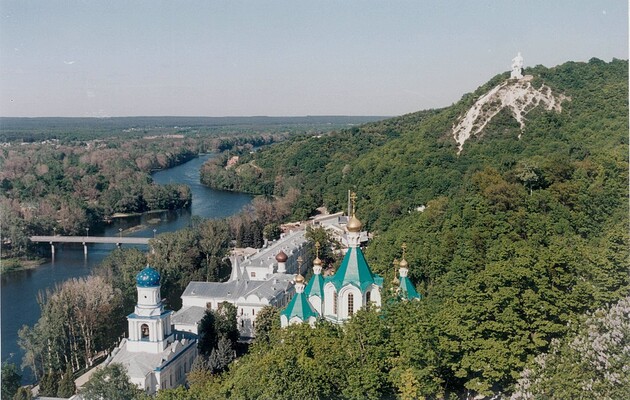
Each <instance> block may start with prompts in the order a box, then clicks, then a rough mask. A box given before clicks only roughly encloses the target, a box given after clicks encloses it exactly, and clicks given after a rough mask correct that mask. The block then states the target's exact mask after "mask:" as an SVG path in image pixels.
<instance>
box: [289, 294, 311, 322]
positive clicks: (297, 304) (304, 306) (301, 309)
mask: <svg viewBox="0 0 630 400" xmlns="http://www.w3.org/2000/svg"><path fill="white" fill-rule="evenodd" d="M280 315H284V316H285V317H287V320H288V321H290V320H291V318H293V317H299V318H300V319H301V320H302V321H306V320H308V319H309V318H310V317H315V318H317V317H318V316H319V314H318V313H317V311H315V309H314V308H313V306H312V305H311V303H310V302H309V301H308V299H307V298H306V296H305V295H304V293H296V294H295V296H293V298H292V299H291V301H290V302H289V304H287V307H286V308H285V309H284V310H282V311H281V312H280Z"/></svg>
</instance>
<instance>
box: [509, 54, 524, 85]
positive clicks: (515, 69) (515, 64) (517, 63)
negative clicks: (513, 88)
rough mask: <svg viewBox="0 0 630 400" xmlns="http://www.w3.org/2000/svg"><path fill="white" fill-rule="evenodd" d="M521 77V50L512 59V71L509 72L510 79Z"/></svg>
mask: <svg viewBox="0 0 630 400" xmlns="http://www.w3.org/2000/svg"><path fill="white" fill-rule="evenodd" d="M522 77H523V56H521V52H520V51H519V52H518V54H517V55H516V57H514V58H513V59H512V73H511V74H510V78H511V79H521V78H522Z"/></svg>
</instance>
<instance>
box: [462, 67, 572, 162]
mask: <svg viewBox="0 0 630 400" xmlns="http://www.w3.org/2000/svg"><path fill="white" fill-rule="evenodd" d="M531 80H532V76H531V75H526V76H524V77H523V78H521V79H508V80H507V81H505V82H503V83H501V84H500V85H498V86H496V87H494V88H493V89H492V90H490V91H489V92H488V93H486V94H484V95H483V96H481V97H480V98H479V99H478V100H477V101H476V102H475V104H473V106H472V107H471V108H470V109H469V110H468V112H466V114H464V115H462V116H461V117H459V118H458V120H457V123H456V124H455V125H453V137H454V138H455V141H456V142H457V144H458V147H459V151H458V152H457V154H459V153H461V152H462V150H463V149H464V143H465V142H466V140H468V139H469V138H470V137H471V136H477V135H479V134H480V133H482V131H483V129H484V128H485V127H486V125H488V123H489V122H490V121H491V120H492V118H493V117H494V116H495V115H497V114H498V113H499V112H500V111H501V110H503V109H504V108H506V109H508V110H510V111H511V112H512V115H513V116H514V118H516V120H517V121H518V123H519V124H520V125H521V132H522V131H523V129H524V128H525V121H526V119H525V116H526V115H527V113H529V112H530V111H531V110H532V109H533V108H535V107H537V106H539V105H541V106H543V107H545V109H546V110H548V111H551V110H553V111H556V112H561V111H562V102H563V101H564V100H570V98H568V97H567V96H564V95H562V94H560V95H554V94H553V93H552V92H551V88H549V86H546V85H544V84H543V85H542V86H541V87H540V88H538V89H536V88H534V87H533V85H532V83H531ZM518 138H519V139H520V138H521V134H519V135H518Z"/></svg>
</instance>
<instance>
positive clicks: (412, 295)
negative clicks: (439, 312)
mask: <svg viewBox="0 0 630 400" xmlns="http://www.w3.org/2000/svg"><path fill="white" fill-rule="evenodd" d="M399 287H400V294H401V296H402V297H403V298H405V299H407V300H413V299H421V298H422V296H421V295H420V294H418V292H417V291H416V288H415V287H413V284H412V283H411V281H410V280H409V278H407V277H406V276H403V277H401V278H400V286H399Z"/></svg>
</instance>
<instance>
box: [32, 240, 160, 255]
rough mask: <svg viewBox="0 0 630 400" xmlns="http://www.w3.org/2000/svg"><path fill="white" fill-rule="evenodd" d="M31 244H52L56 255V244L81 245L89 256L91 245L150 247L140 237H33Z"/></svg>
mask: <svg viewBox="0 0 630 400" xmlns="http://www.w3.org/2000/svg"><path fill="white" fill-rule="evenodd" d="M30 239H31V242H36V243H50V250H51V252H52V254H55V243H81V244H82V245H83V252H84V253H85V254H87V245H88V244H89V243H111V244H115V245H116V246H118V247H120V245H122V244H144V245H147V246H148V245H149V239H151V238H140V237H116V236H61V235H55V236H31V237H30Z"/></svg>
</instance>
